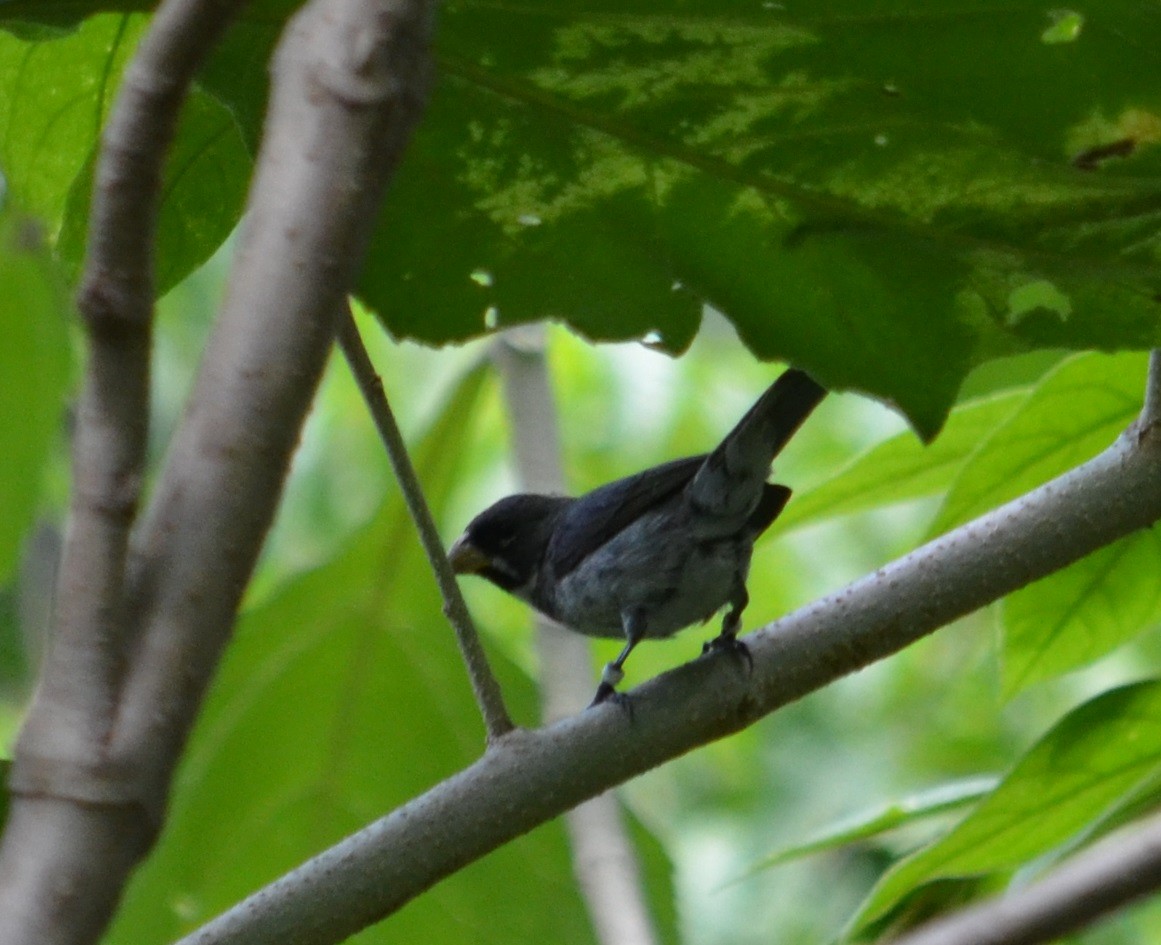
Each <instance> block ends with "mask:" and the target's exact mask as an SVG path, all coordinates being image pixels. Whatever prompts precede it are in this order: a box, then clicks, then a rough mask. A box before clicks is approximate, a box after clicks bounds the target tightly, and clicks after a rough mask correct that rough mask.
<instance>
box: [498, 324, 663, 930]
mask: <svg viewBox="0 0 1161 945" xmlns="http://www.w3.org/2000/svg"><path fill="white" fill-rule="evenodd" d="M492 357H493V360H494V361H495V363H496V365H497V366H498V367H499V369H500V375H501V377H503V379H504V400H505V404H506V407H507V410H508V416H509V418H510V425H511V428H512V439H513V447H514V452H515V455H516V467H517V470H518V472H519V476H520V485H521V488H523V489H526V490H528V491H530V492H556V493H560V492H563V491H564V474H563V472H562V470H561V462H560V452H561V450H560V430H559V429H558V424H557V421H556V398H555V397H554V396H553V392H552V383H551V380H550V378H549V375H548V359H547V357H546V356H545V332H544V327H543V326H542V325H526V326H522V327H520V328H513V329H510V330H509V331H506V332H504V333H503V334H501V335H500V336H499V337H498V338H497V339H496V343H495V345H494V347H493V355H492ZM536 640H537V643H538V651H539V654H540V701H541V706H542V714H543V716H544V719H545V721H546V722H548V723H552V722H556V721H559V720H560V719H562V718H564V717H565V716H567V715H571V714H572V713H574V712H576V711H577V710H578V709H580V708H582V707H583V706H584V705H585V703H586V702H588V701H589V698H590V697H591V695H592V685H593V682H592V679H593V677H592V673H591V669H592V656H591V653H590V650H589V643H588V641H587V640H586V639H585V638H584V637H583V636H581V635H580V634H577V633H572V632H570V631H568V630H565V629H564V628H563V627H559V626H557V625H555V624H553V623H551V622H550V621H548V620H545V619H544V618H543V617H537V620H536ZM564 819H565V826H566V827H567V828H568V837H569V844H570V846H571V847H572V862H573V872H574V873H575V874H576V877H577V883H578V885H579V886H580V889H581V895H582V896H583V898H584V901H585V907H586V908H587V909H588V912H589V916H590V918H591V919H592V922H593V928H594V929H595V930H596V933H597V939H598V941H600V942H603V943H604V945H653V943H655V942H656V941H657V932H656V929H655V928H654V924H653V918H652V916H651V915H650V914H649V907H648V905H647V903H646V901H645V892H644V888H643V884H642V881H641V868H640V863H639V862H638V858H637V851H636V849H635V848H634V846H633V842H632V840H631V839H630V837H629V834H628V830H627V829H626V827H625V820H624V817H623V816H622V813H621V806H620V803H619V802H618V800H617V798H616V796H615V795H614V794H612V793H606V794H602V795H601V796H600V797H594V798H593V799H592V800H591V801H586V802H585V803H584V804H581V805H579V806H577V807H576V808H574V809H573V810H571V811H569V812H568V813H567V814H565V818H564Z"/></svg>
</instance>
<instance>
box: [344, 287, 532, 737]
mask: <svg viewBox="0 0 1161 945" xmlns="http://www.w3.org/2000/svg"><path fill="white" fill-rule="evenodd" d="M338 337H339V347H340V348H342V350H343V355H344V357H346V359H347V364H349V365H350V367H351V373H352V374H353V375H354V376H355V382H356V383H357V384H358V386H359V391H360V392H361V393H362V395H363V401H364V402H365V403H366V405H367V410H368V411H369V412H370V414H371V417H372V419H373V420H374V421H375V427H376V429H377V430H378V431H379V436H380V438H381V439H382V440H383V445H384V446H385V447H386V448H387V456H388V458H389V459H390V460H391V468H392V469H393V470H394V471H395V479H396V481H397V482H398V483H399V489H400V491H401V492H402V493H403V500H404V502H405V503H406V505H407V510H408V511H409V512H410V513H411V518H412V520H413V521H414V522H415V528H416V531H418V532H419V540H420V542H421V543H422V545H423V551H424V553H425V554H426V555H427V560H428V562H429V563H430V564H431V570H432V571H434V572H435V579H436V583H437V584H439V592H440V594H441V595H442V596H443V612H444V614H445V615H446V616H447V618H448V621H449V622H450V623H451V625H452V628H453V629H454V630H455V634H456V642H457V643H458V644H459V647H460V654H461V655H462V656H463V659H464V663H465V664H466V665H467V668H468V677H469V678H470V680H471V683H472V691H473V692H474V693H475V696H476V704H477V705H478V706H479V707H480V714H481V715H483V717H484V727H485V729H486V731H487V733H488V742H489V743H490V744H491V743H493V742H495V741H496V740H497V739H499V738H501V737H502V736H504V735H506V734H508V732H510V731H512V729H514V728H515V727H516V726H515V725H513V724H512V717H511V716H510V715H509V714H508V709H507V708H506V707H505V705H504V696H503V693H501V692H500V685H499V683H497V682H496V677H495V675H494V674H493V673H492V669H491V667H490V666H489V665H488V655H487V653H485V652H484V646H483V644H482V643H481V642H480V635H479V633H478V632H477V631H476V625H475V623H473V622H472V615H471V614H470V613H469V612H468V605H467V604H465V603H464V598H463V595H462V594H461V593H460V587H459V585H458V584H457V583H456V578H455V575H454V574H453V573H452V569H451V564H449V563H448V560H447V554H446V553H445V552H444V550H443V542H441V541H440V538H439V531H438V530H437V529H436V527H435V522H434V521H433V519H432V517H431V510H430V509H429V508H428V506H427V500H426V499H425V498H424V496H423V487H422V486H420V484H419V477H418V476H417V475H416V474H415V467H414V466H413V465H412V464H411V457H410V456H409V455H408V453H407V446H406V444H405V443H404V442H403V434H401V433H400V432H399V425H398V424H397V423H396V422H395V415H394V414H393V413H392V412H391V405H390V404H389V403H388V402H387V395H386V393H385V392H384V390H383V381H382V379H381V378H380V377H379V375H378V374H377V373H376V372H375V366H374V364H372V363H371V357H370V355H369V354H367V349H366V347H365V346H364V345H363V339H362V338H360V337H359V328H358V326H357V325H356V324H355V319H354V316H353V315H352V314H351V309H350V306H349V305H347V306H346V311H345V312H344V313H343V315H342V316H341V317H340V319H339V332H338Z"/></svg>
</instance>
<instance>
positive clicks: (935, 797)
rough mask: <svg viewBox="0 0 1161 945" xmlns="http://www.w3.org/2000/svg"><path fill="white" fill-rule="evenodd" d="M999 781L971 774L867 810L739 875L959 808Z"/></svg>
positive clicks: (760, 862)
mask: <svg viewBox="0 0 1161 945" xmlns="http://www.w3.org/2000/svg"><path fill="white" fill-rule="evenodd" d="M996 784H997V781H996V779H995V778H968V779H965V780H963V781H954V782H952V783H949V784H941V785H939V786H938V787H935V788H932V789H930V790H928V791H923V792H921V793H919V794H914V795H912V796H910V797H905V798H902V799H900V800H898V801H895V802H893V803H891V804H887V805H885V806H883V807H877V808H875V809H874V810H870V811H863V812H861V813H859V814H856V815H855V816H853V817H849V818H846V819H844V820H841V821H839V822H837V823H835V824H833V825H831V826H830V827H827V828H825V829H823V830H821V831H819V832H818V833H817V834H815V835H814V836H813V837H810V838H809V839H807V840H804V841H802V842H801V843H797V844H795V845H794V846H790V847H784V848H783V849H781V850H776V851H775V852H774V853H771V854H770V855H769V856H768V857H766V858H764V859H763V860H761V861H759V862H758V863H756V864H755V865H754V866H753V867H752V868H751V869H749V870H747V871H746V873H745V874H743V876H741V877H739V879H744V878H747V877H749V876H752V875H753V874H755V873H758V872H761V871H762V870H767V869H770V868H771V867H774V866H779V865H780V864H782V863H788V862H790V861H791V860H797V859H800V858H802V857H804V856H809V855H811V854H813V853H822V852H825V851H827V850H834V849H837V848H839V847H845V846H847V845H848V844H851V843H856V842H858V841H860V840H867V839H870V838H871V837H876V836H878V835H879V834H882V833H886V832H887V831H888V830H894V829H895V828H897V827H902V826H905V825H907V824H910V823H914V822H915V821H917V820H923V819H925V818H928V817H933V816H936V815H938V814H946V813H948V812H949V811H954V810H957V809H959V808H960V807H963V806H964V805H966V804H970V803H972V802H974V801H978V800H979V799H980V798H982V797H984V796H985V795H987V794H988V793H990V792H991V791H992V790H993V789H994V788H995V787H996Z"/></svg>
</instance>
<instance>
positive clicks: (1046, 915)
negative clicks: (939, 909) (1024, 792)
mask: <svg viewBox="0 0 1161 945" xmlns="http://www.w3.org/2000/svg"><path fill="white" fill-rule="evenodd" d="M1159 886H1161V815H1157V814H1155V815H1153V816H1152V817H1149V818H1146V819H1144V820H1140V821H1137V822H1136V823H1132V824H1129V825H1127V826H1125V827H1122V828H1121V829H1120V830H1118V831H1116V832H1115V833H1113V834H1110V835H1109V836H1107V837H1105V838H1104V839H1103V840H1101V841H1100V842H1099V843H1096V844H1094V845H1093V846H1092V847H1090V848H1089V849H1087V850H1085V851H1083V852H1082V853H1078V854H1077V855H1076V856H1074V857H1073V858H1072V859H1071V860H1069V861H1068V862H1066V863H1064V864H1063V865H1062V866H1061V867H1060V868H1059V869H1057V870H1056V871H1055V872H1053V873H1051V874H1050V875H1048V876H1046V877H1045V878H1044V879H1042V880H1040V881H1039V882H1036V883H1033V884H1031V885H1029V886H1027V887H1025V888H1024V889H1019V890H1015V891H1013V892H1010V893H1006V894H1002V895H1000V896H998V897H996V898H995V899H989V900H988V901H986V902H982V903H980V904H978V905H974V906H969V907H967V908H965V909H962V910H961V911H959V912H956V913H954V914H952V915H949V916H947V917H946V918H942V919H936V920H934V921H932V922H929V923H927V924H926V925H924V926H921V927H920V928H919V929H917V930H916V931H914V932H912V933H911V934H910V935H904V936H903V937H902V938H899V939H896V940H894V945H1040V943H1045V942H1054V941H1056V940H1057V939H1059V938H1060V937H1061V936H1064V935H1067V934H1069V933H1070V932H1075V931H1078V930H1079V929H1083V928H1085V927H1086V926H1088V925H1091V924H1092V923H1093V922H1095V921H1096V920H1097V919H1099V918H1101V917H1102V916H1105V915H1107V914H1108V913H1110V912H1112V911H1114V910H1115V909H1119V908H1121V907H1122V906H1125V905H1127V904H1129V903H1131V902H1133V901H1134V900H1136V899H1139V898H1140V897H1141V896H1144V895H1145V894H1146V893H1149V892H1152V891H1154V890H1156V889H1157V888H1158V887H1159Z"/></svg>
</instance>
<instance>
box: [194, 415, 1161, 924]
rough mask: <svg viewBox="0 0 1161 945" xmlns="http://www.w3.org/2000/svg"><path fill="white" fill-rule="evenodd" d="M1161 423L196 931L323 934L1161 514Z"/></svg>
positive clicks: (483, 774)
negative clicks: (746, 660)
mask: <svg viewBox="0 0 1161 945" xmlns="http://www.w3.org/2000/svg"><path fill="white" fill-rule="evenodd" d="M1159 460H1161V432H1159V431H1158V429H1157V428H1156V427H1155V426H1154V425H1152V424H1140V423H1136V424H1134V425H1133V426H1132V427H1131V428H1130V429H1129V430H1128V431H1126V433H1125V434H1123V435H1122V436H1121V437H1119V438H1118V440H1117V441H1116V442H1115V443H1114V444H1113V445H1112V446H1110V447H1109V448H1108V449H1107V450H1105V451H1104V452H1103V453H1101V454H1100V455H1099V456H1097V457H1095V458H1094V459H1093V460H1091V461H1090V462H1088V463H1085V464H1084V465H1082V466H1080V467H1078V468H1077V469H1075V470H1072V471H1071V472H1069V473H1067V474H1065V475H1063V476H1060V477H1058V478H1056V479H1054V480H1052V481H1051V482H1048V483H1046V484H1045V485H1043V486H1041V487H1040V488H1038V489H1036V490H1034V491H1033V492H1031V493H1029V494H1027V495H1025V496H1023V497H1021V498H1019V499H1017V500H1015V501H1013V502H1010V503H1008V504H1007V505H1004V506H1002V507H1001V508H999V509H996V510H995V511H993V512H991V513H989V514H987V515H985V516H982V517H981V518H979V519H976V520H975V521H973V522H970V523H968V524H966V525H964V526H962V527H961V528H958V529H955V530H954V531H952V532H950V533H948V534H946V535H943V536H941V537H940V538H938V539H936V540H934V541H932V542H930V543H928V544H926V545H924V546H923V547H921V548H919V549H917V550H916V551H914V552H912V553H911V554H909V555H907V556H906V557H904V558H901V559H900V560H898V561H896V562H893V563H892V564H889V565H887V566H886V567H883V568H881V569H879V570H878V571H876V572H875V573H873V574H870V575H868V576H867V577H865V578H863V579H861V580H859V581H856V582H855V583H853V584H851V585H849V586H848V587H846V588H844V589H842V590H840V591H838V592H837V593H835V594H832V595H830V596H829V597H826V598H823V599H821V600H819V601H817V602H815V603H813V604H809V605H807V606H806V607H803V608H801V609H800V610H798V611H796V612H794V613H792V614H789V615H787V616H786V617H783V618H782V619H781V620H778V621H776V622H775V623H773V624H771V625H769V626H767V627H764V628H762V629H761V630H759V631H758V632H756V633H753V634H750V635H749V636H747V637H746V642H747V644H748V645H749V648H750V651H751V653H752V655H753V660H754V666H753V671H752V673H748V672H747V671H746V669H745V667H744V666H740V665H739V663H738V661H736V660H732V659H730V658H728V657H716V656H714V657H710V658H704V659H700V660H695V661H694V662H692V663H689V664H686V665H684V666H681V667H679V668H678V669H675V670H673V671H671V672H669V673H666V674H664V675H663V676H660V677H658V678H657V679H654V680H652V681H650V682H648V683H646V684H645V685H643V686H641V687H640V688H638V689H637V690H635V691H634V693H633V698H634V713H633V716H632V718H629V716H628V715H627V713H625V712H624V711H623V710H621V709H620V708H619V707H617V706H615V705H610V706H606V707H601V708H598V709H595V710H592V711H587V712H582V713H580V714H579V715H577V716H574V717H572V718H569V719H565V720H563V721H561V722H559V723H557V724H555V725H552V726H550V727H548V728H545V729H540V730H536V731H521V730H518V731H516V732H514V733H512V734H511V735H509V736H508V737H507V738H505V739H504V740H503V741H502V742H501V743H500V744H499V745H498V746H496V747H495V748H494V749H493V750H491V751H489V752H488V753H487V754H485V755H484V757H483V758H481V759H480V760H479V761H477V762H476V763H475V764H474V765H472V766H471V767H469V768H467V769H465V770H464V771H462V772H460V773H458V774H457V775H455V776H453V777H452V778H449V779H448V780H447V781H444V782H443V783H441V784H439V785H437V786H436V787H434V788H433V789H432V790H430V791H428V792H427V793H425V794H423V795H421V796H420V797H417V798H415V799H414V800H412V801H410V802H409V803H407V804H405V805H404V806H402V807H400V808H399V809H397V810H395V811H394V812H392V813H390V814H388V815H387V816H385V817H383V818H382V819H380V820H378V821H376V822H375V823H373V824H371V825H369V826H368V827H366V828H364V829H363V830H361V831H359V832H358V833H356V834H354V835H352V836H351V837H349V838H347V839H346V840H344V841H342V842H341V843H339V844H337V845H336V846H334V847H332V848H331V849H330V850H327V851H325V852H324V853H322V854H320V855H319V856H317V857H315V858H313V859H312V860H310V861H308V862H307V863H305V864H303V865H302V866H301V867H299V868H298V869H296V870H294V871H292V872H291V873H289V874H287V875H286V876H284V877H282V878H281V879H279V880H277V881H276V882H275V883H273V884H271V885H270V886H268V887H266V888H265V889H262V890H260V891H259V892H257V893H256V894H255V895H253V896H251V897H250V898H248V899H247V900H245V901H244V902H242V903H240V904H239V905H238V906H236V907H234V908H232V909H231V910H229V911H228V912H226V913H225V914H223V915H222V916H220V917H218V918H217V919H215V920H213V921H212V922H210V923H208V924H207V925H205V926H203V927H202V928H201V929H200V930H198V931H196V932H194V933H193V934H191V935H190V936H188V937H187V938H185V939H183V940H182V942H183V945H225V943H227V942H229V943H237V942H246V943H248V945H257V943H270V945H275V943H277V945H308V943H309V945H322V943H333V942H339V941H342V940H343V939H344V938H346V937H347V936H349V935H351V934H353V933H354V932H356V931H358V930H359V929H362V928H364V927H366V926H367V925H369V924H371V923H373V922H375V921H378V920H380V919H382V918H384V917H385V916H387V915H390V914H391V913H392V912H394V911H395V910H397V909H399V908H400V907H401V906H403V905H404V904H405V903H407V902H408V901H410V900H411V899H412V898H414V897H415V896H417V895H419V894H420V893H421V892H423V891H424V890H425V889H427V888H429V887H430V886H432V885H433V884H434V883H436V882H438V881H439V880H440V879H442V878H443V877H445V876H447V875H449V874H451V873H452V872H454V871H456V870H457V869H459V868H460V867H462V866H464V865H465V864H467V863H470V862H472V861H474V860H476V859H479V858H480V857H481V856H483V855H484V854H486V853H488V852H489V851H491V850H493V849H495V848H496V847H498V846H500V845H501V844H503V843H506V842H508V841H509V840H511V839H513V838H514V837H517V836H519V835H520V834H522V833H524V832H526V831H528V830H530V829H532V828H533V827H535V826H537V825H539V824H541V823H544V822H545V821H547V820H549V819H551V818H553V817H556V816H559V815H560V814H562V813H563V812H564V811H566V810H569V809H570V808H572V807H573V806H575V805H576V804H578V803H580V802H581V801H584V800H587V799H588V798H591V797H594V796H596V795H598V794H600V793H602V792H603V791H606V790H607V789H608V788H610V787H612V786H613V785H616V784H620V783H622V782H624V781H626V780H627V779H629V778H631V777H633V776H635V775H637V774H640V773H642V772H644V771H647V770H649V769H650V768H653V767H655V766H657V765H659V764H661V763H663V762H665V761H668V760H670V759H672V758H674V757H676V756H678V755H680V754H684V753H685V752H687V751H690V750H691V749H693V748H696V747H698V746H699V745H703V744H706V743H707V742H709V741H712V740H714V739H717V738H721V737H723V736H725V735H728V734H730V733H732V732H735V731H738V730H739V729H741V728H744V727H745V726H747V725H749V724H751V723H753V722H754V721H755V720H757V719H759V718H761V717H763V716H764V715H766V714H768V713H770V712H772V711H774V710H775V709H777V708H779V707H780V706H783V705H786V704H787V703H789V702H792V701H794V700H796V699H799V698H801V697H802V696H804V695H806V694H807V693H809V692H812V691H814V690H816V689H818V688H820V687H821V686H824V685H826V684H827V683H829V682H831V681H833V680H834V679H836V678H838V677H840V676H842V675H844V674H847V673H850V672H853V671H854V670H857V669H859V668H861V667H863V666H865V665H867V664H868V663H870V662H873V661H875V660H878V659H883V658H884V657H886V656H889V655H891V654H892V653H895V652H897V651H899V650H900V649H902V648H903V647H905V646H907V645H908V644H910V643H912V642H914V641H915V640H917V639H919V638H920V637H922V636H924V635H926V634H929V633H931V632H933V631H934V630H936V629H938V628H939V627H942V626H945V625H946V624H948V623H950V622H951V621H953V620H955V619H956V618H957V617H961V616H963V615H964V614H967V613H970V612H971V611H973V610H976V609H978V608H979V607H981V606H983V605H984V604H987V603H989V602H991V601H994V600H996V599H998V598H1000V597H1002V596H1003V595H1005V594H1008V593H1010V592H1011V591H1014V590H1016V589H1018V588H1020V587H1023V586H1024V585H1026V584H1028V583H1030V582H1031V581H1034V580H1037V579H1038V578H1041V577H1044V576H1045V575H1048V574H1051V573H1052V572H1054V571H1057V570H1059V569H1060V568H1063V567H1065V566H1066V565H1068V564H1071V563H1072V562H1074V561H1077V560H1079V559H1080V558H1082V557H1084V556H1085V555H1087V554H1090V553H1091V552H1093V551H1095V550H1096V549H1098V548H1100V547H1103V546H1104V545H1107V544H1109V543H1110V542H1112V541H1115V540H1116V539H1118V538H1121V537H1123V536H1125V535H1127V534H1129V533H1131V532H1133V531H1135V530H1136V529H1139V528H1147V527H1149V526H1150V525H1152V524H1153V523H1154V522H1156V521H1157V519H1158V518H1161V462H1159Z"/></svg>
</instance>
